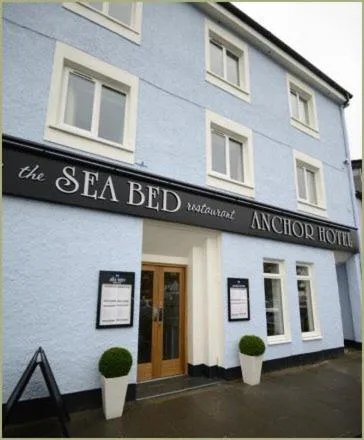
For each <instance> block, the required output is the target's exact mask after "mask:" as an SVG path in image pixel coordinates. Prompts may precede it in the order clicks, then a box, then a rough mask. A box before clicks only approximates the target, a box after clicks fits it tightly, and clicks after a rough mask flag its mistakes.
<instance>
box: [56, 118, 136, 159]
mask: <svg viewBox="0 0 364 440" xmlns="http://www.w3.org/2000/svg"><path fill="white" fill-rule="evenodd" d="M49 128H51V129H52V130H59V131H62V132H64V133H69V134H71V135H73V136H79V137H82V138H84V139H87V140H89V141H93V142H98V143H99V144H104V145H107V146H108V147H114V148H119V149H120V150H125V151H129V152H130V153H134V150H132V149H131V148H129V147H126V146H124V145H122V144H118V143H116V142H113V141H108V140H107V139H103V138H99V137H93V136H90V135H89V134H88V133H83V132H79V131H78V130H77V129H73V128H72V127H70V126H63V125H53V124H51V125H49Z"/></svg>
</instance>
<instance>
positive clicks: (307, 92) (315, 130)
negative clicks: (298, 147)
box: [286, 73, 320, 139]
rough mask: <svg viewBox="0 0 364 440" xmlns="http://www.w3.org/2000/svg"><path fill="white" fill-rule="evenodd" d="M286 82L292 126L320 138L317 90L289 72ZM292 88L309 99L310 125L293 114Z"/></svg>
mask: <svg viewBox="0 0 364 440" xmlns="http://www.w3.org/2000/svg"><path fill="white" fill-rule="evenodd" d="M286 82H287V96H288V106H289V111H290V121H291V125H292V127H295V128H297V129H298V130H301V131H303V132H304V133H306V134H308V135H310V136H312V137H314V138H315V139H320V136H319V127H318V119H317V110H316V99H315V92H314V91H313V90H312V89H311V88H309V87H308V86H307V85H306V84H304V83H303V82H302V81H300V80H299V79H297V78H295V77H293V76H292V75H290V74H288V73H287V74H286ZM292 89H293V90H294V91H295V92H297V93H298V94H299V95H301V96H303V97H304V98H305V100H306V101H307V105H308V112H309V118H310V121H312V123H311V124H310V125H307V124H306V123H304V122H303V121H301V120H299V119H297V118H295V117H294V116H293V112H292V107H291V96H290V92H291V90H292Z"/></svg>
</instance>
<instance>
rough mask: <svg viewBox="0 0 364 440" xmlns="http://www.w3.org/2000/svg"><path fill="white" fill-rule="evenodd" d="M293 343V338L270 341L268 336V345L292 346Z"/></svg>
mask: <svg viewBox="0 0 364 440" xmlns="http://www.w3.org/2000/svg"><path fill="white" fill-rule="evenodd" d="M291 342H292V339H291V338H279V339H278V338H277V339H270V338H269V336H268V339H267V345H278V344H290V343H291Z"/></svg>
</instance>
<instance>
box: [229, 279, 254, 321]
mask: <svg viewBox="0 0 364 440" xmlns="http://www.w3.org/2000/svg"><path fill="white" fill-rule="evenodd" d="M227 288H228V319H229V321H248V320H249V319H250V305H249V280H248V279H247V278H228V279H227Z"/></svg>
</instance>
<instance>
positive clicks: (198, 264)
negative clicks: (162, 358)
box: [187, 246, 206, 365]
mask: <svg viewBox="0 0 364 440" xmlns="http://www.w3.org/2000/svg"><path fill="white" fill-rule="evenodd" d="M204 260H205V251H204V249H203V248H202V247H197V246H194V247H193V248H192V249H191V251H190V255H189V265H188V284H187V347H188V348H187V350H188V357H187V361H188V363H189V364H192V365H199V364H203V363H205V341H206V332H205V325H204V323H205V319H206V318H205V307H204V296H205V291H206V285H205V278H206V276H205V264H204Z"/></svg>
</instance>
